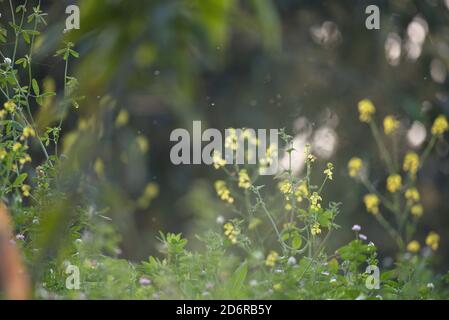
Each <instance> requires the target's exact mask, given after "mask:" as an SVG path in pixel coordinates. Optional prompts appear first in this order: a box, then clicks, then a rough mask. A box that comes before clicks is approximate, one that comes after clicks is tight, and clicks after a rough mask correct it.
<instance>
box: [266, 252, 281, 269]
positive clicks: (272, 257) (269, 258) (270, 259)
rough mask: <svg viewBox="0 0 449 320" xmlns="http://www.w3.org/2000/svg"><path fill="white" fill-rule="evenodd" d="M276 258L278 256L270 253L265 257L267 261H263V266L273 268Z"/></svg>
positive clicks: (275, 253)
mask: <svg viewBox="0 0 449 320" xmlns="http://www.w3.org/2000/svg"><path fill="white" fill-rule="evenodd" d="M278 258H279V254H278V253H277V252H276V251H271V252H270V253H269V254H268V256H267V259H266V260H265V265H266V266H267V267H274V266H275V265H276V261H277V260H278Z"/></svg>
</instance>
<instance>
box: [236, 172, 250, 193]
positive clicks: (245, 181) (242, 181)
mask: <svg viewBox="0 0 449 320" xmlns="http://www.w3.org/2000/svg"><path fill="white" fill-rule="evenodd" d="M239 187H240V188H242V189H248V188H249V187H251V180H250V178H249V176H248V172H247V171H246V170H245V169H242V170H240V171H239Z"/></svg>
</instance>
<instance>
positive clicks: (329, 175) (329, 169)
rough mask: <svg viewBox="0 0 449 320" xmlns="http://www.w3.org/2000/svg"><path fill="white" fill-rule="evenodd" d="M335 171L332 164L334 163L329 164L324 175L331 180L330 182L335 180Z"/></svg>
mask: <svg viewBox="0 0 449 320" xmlns="http://www.w3.org/2000/svg"><path fill="white" fill-rule="evenodd" d="M333 170H334V165H333V164H332V163H330V162H329V163H328V164H327V169H326V170H324V174H325V175H326V176H327V178H328V179H329V180H332V178H333V174H334V173H333Z"/></svg>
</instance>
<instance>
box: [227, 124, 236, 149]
mask: <svg viewBox="0 0 449 320" xmlns="http://www.w3.org/2000/svg"><path fill="white" fill-rule="evenodd" d="M227 132H228V135H227V136H226V138H225V147H226V148H229V149H231V150H237V148H238V146H239V137H238V136H237V131H236V130H235V129H234V128H229V129H228V130H227Z"/></svg>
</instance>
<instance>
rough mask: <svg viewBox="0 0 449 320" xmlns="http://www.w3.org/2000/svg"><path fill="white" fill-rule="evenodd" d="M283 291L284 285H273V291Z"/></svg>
mask: <svg viewBox="0 0 449 320" xmlns="http://www.w3.org/2000/svg"><path fill="white" fill-rule="evenodd" d="M281 289H282V284H281V283H275V284H273V290H276V291H279V290H281Z"/></svg>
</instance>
